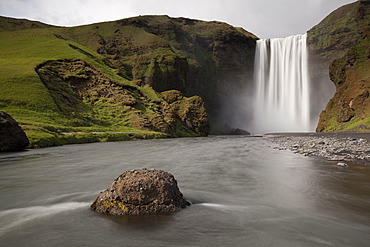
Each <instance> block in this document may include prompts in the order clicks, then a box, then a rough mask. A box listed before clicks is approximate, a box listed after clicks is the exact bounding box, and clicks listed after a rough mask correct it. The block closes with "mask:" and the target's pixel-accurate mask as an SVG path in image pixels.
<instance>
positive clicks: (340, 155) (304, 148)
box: [265, 133, 370, 166]
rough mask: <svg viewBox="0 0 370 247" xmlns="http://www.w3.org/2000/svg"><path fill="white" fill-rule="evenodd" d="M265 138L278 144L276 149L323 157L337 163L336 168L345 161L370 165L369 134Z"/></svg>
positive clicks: (314, 134) (283, 135) (307, 134)
mask: <svg viewBox="0 0 370 247" xmlns="http://www.w3.org/2000/svg"><path fill="white" fill-rule="evenodd" d="M265 138H266V139H268V140H270V141H271V142H273V143H275V144H278V146H277V147H275V148H276V149H280V150H291V151H293V152H294V153H299V154H302V155H305V156H319V157H324V158H326V159H328V160H330V161H338V162H339V163H338V166H344V165H343V164H345V163H343V162H345V161H352V162H356V163H360V164H367V165H370V133H330V134H329V133H286V134H285V133H283V134H267V135H265Z"/></svg>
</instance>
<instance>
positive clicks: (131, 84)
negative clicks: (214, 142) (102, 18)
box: [0, 18, 207, 146]
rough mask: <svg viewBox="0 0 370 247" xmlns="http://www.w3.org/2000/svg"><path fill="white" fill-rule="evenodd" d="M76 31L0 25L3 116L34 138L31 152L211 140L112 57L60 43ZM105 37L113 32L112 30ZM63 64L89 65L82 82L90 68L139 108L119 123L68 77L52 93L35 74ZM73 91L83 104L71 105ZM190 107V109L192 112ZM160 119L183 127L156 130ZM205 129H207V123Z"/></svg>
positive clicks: (34, 25) (4, 21) (110, 109)
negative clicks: (131, 141)
mask: <svg viewBox="0 0 370 247" xmlns="http://www.w3.org/2000/svg"><path fill="white" fill-rule="evenodd" d="M82 28H84V27H82ZM74 30H75V29H73V28H72V29H68V28H59V27H51V26H47V25H44V24H39V23H34V22H29V21H26V20H22V21H19V20H14V19H11V18H1V19H0V36H1V39H0V110H3V111H5V112H7V113H9V114H10V115H12V116H13V117H14V118H15V119H16V120H17V121H18V122H19V124H20V125H21V127H22V128H23V129H24V130H25V132H26V134H27V136H28V137H29V139H30V141H31V146H50V145H59V144H64V143H79V142H90V141H99V140H100V141H106V140H108V141H109V140H123V139H128V138H147V137H164V136H184V135H188V136H194V135H203V134H206V132H207V131H205V132H202V133H201V132H199V133H197V132H196V131H194V130H193V129H192V128H190V127H189V126H186V124H185V122H184V121H181V117H180V116H178V115H176V111H175V110H174V109H172V108H171V107H170V104H168V103H167V102H166V101H165V100H164V98H163V97H162V96H161V95H160V94H158V93H157V92H156V91H154V90H153V89H152V88H151V87H150V86H148V85H137V84H135V81H134V80H132V79H133V78H127V76H120V72H119V69H117V68H116V67H115V66H114V65H112V64H111V62H110V61H109V60H108V59H107V57H104V56H102V55H100V54H98V53H97V52H95V51H94V50H91V49H90V48H88V47H87V46H84V45H81V44H78V43H76V42H74V41H71V40H68V39H63V38H62V37H61V35H63V34H65V33H73V32H74ZM105 31H106V32H109V30H108V29H107V30H105ZM61 59H62V60H65V61H70V62H71V61H83V62H84V63H85V64H84V65H83V66H82V67H81V68H80V70H81V71H79V72H77V74H78V73H80V75H79V76H80V79H81V78H82V79H83V77H84V75H83V74H84V72H85V69H86V68H88V69H90V70H92V71H94V73H95V74H98V75H102V76H100V77H103V78H104V80H105V81H106V82H107V84H109V85H115V87H116V88H118V89H121V88H124V87H127V88H126V89H125V90H126V91H122V92H121V91H120V92H119V93H118V94H124V93H132V94H133V96H132V97H133V98H134V100H135V103H134V104H132V105H131V106H128V107H131V108H132V109H131V108H130V109H129V110H127V111H122V112H121V115H123V116H124V117H123V118H124V120H122V121H117V117H116V116H117V115H118V114H117V111H115V112H114V110H113V108H115V107H116V104H114V103H112V104H110V105H108V106H104V102H89V101H87V100H86V98H84V95H83V94H82V93H81V92H79V91H76V90H75V89H76V88H74V87H73V86H71V85H72V84H71V82H72V81H73V78H76V76H75V77H73V76H74V75H69V76H68V75H67V74H68V73H69V72H68V71H62V72H58V73H55V76H49V79H50V80H51V81H53V79H55V78H58V79H60V80H59V81H58V83H65V85H64V86H63V87H59V89H58V90H59V91H54V92H53V91H52V90H50V88H48V87H46V85H47V82H45V81H42V80H41V79H40V77H39V74H38V73H36V70H35V69H36V68H37V67H40V64H43V63H45V62H46V61H53V60H61ZM63 73H64V74H63ZM66 73H67V74H66ZM71 73H76V71H74V72H71ZM95 74H93V75H85V78H84V80H85V81H88V80H91V79H92V78H95V77H91V76H95ZM63 76H64V77H63ZM77 77H78V76H77ZM71 78H72V80H71ZM77 79H78V78H77ZM58 83H57V84H54V85H58ZM118 89H117V90H118ZM68 90H72V91H71V92H73V93H74V94H73V97H76V98H78V99H79V100H80V102H79V104H73V103H72V104H71V105H68V102H69V100H70V99H69V98H68V97H69V96H71V95H72V93H70V94H68V92H69V91H68ZM76 92H77V93H76ZM63 94H64V96H66V97H67V98H68V99H67V100H66V101H59V102H58V100H56V99H57V97H59V96H60V95H63ZM68 95H69V96H68ZM103 98H104V97H99V99H100V100H101V101H104V100H102V99H103ZM107 101H108V100H107ZM66 102H67V103H66ZM105 103H106V102H105ZM197 104H198V106H199V107H198V108H199V109H197V110H198V111H201V110H202V107H203V106H202V102H197ZM163 107H169V108H171V113H173V116H172V119H170V118H167V117H165V116H164V115H165V113H164V111H162V109H159V108H163ZM190 107H191V105H189V107H188V108H190ZM187 110H189V109H187ZM203 111H204V107H203ZM191 112H194V110H193V111H191ZM133 113H135V114H133ZM156 114H157V115H160V116H161V119H162V122H164V123H167V122H168V121H177V122H178V123H177V125H178V127H177V128H175V129H171V130H168V131H163V129H160V128H156V127H153V124H152V122H153V121H151V120H150V118H151V117H153V115H156ZM202 117H205V116H202ZM173 119H175V120H173ZM144 120H147V122H148V123H147V124H146V125H145V124H144V125H140V124H136V125H135V122H140V121H144ZM166 121H167V122H166ZM203 121H204V119H203ZM204 123H205V125H206V122H205V121H204ZM173 133H175V134H173Z"/></svg>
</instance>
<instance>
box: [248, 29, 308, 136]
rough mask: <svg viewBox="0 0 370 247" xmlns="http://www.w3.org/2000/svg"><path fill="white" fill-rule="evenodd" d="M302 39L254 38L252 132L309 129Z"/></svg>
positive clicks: (305, 66) (304, 52) (305, 54)
mask: <svg viewBox="0 0 370 247" xmlns="http://www.w3.org/2000/svg"><path fill="white" fill-rule="evenodd" d="M306 38H307V35H306V34H303V35H293V36H289V37H287V38H278V39H261V40H258V41H257V46H256V57H255V64H254V85H255V89H254V90H255V91H254V127H253V130H252V131H253V132H255V133H267V132H282V131H309V130H311V126H310V125H311V124H310V102H309V101H310V99H309V92H310V88H309V77H308V68H307V60H308V58H307V45H306Z"/></svg>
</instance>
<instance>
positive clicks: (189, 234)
mask: <svg viewBox="0 0 370 247" xmlns="http://www.w3.org/2000/svg"><path fill="white" fill-rule="evenodd" d="M271 145H273V144H270V143H269V142H268V141H267V140H266V139H264V138H253V137H231V136H229V137H224V136H215V137H208V138H184V139H163V140H145V141H130V142H116V143H94V144H84V145H67V146H62V147H52V148H45V149H39V150H29V151H25V152H17V153H4V154H0V222H1V223H0V246H37V247H42V246H48V247H50V246H284V247H287V246H369V245H370V167H367V166H360V165H356V164H351V165H350V167H349V168H348V169H340V168H337V167H336V163H335V162H328V161H325V160H322V159H319V158H308V157H304V156H301V155H298V154H293V153H291V152H289V151H279V150H276V149H273V146H271ZM144 167H146V168H155V169H163V170H165V171H168V172H170V173H172V174H174V176H175V177H176V179H177V180H178V184H179V187H180V190H181V191H182V192H183V194H184V195H185V197H186V198H187V199H188V200H190V201H191V202H192V203H193V205H192V206H190V207H188V208H186V209H184V210H182V211H179V212H176V213H173V214H169V215H151V216H130V217H128V216H122V217H114V216H108V215H101V214H97V213H95V212H91V211H90V210H89V205H90V204H91V203H92V202H93V200H94V199H95V198H96V196H97V195H98V193H99V191H101V190H104V189H105V188H106V187H107V186H108V185H109V184H110V183H111V182H112V181H113V179H115V178H116V177H117V176H118V175H120V174H121V173H122V172H124V171H126V170H131V169H138V168H144Z"/></svg>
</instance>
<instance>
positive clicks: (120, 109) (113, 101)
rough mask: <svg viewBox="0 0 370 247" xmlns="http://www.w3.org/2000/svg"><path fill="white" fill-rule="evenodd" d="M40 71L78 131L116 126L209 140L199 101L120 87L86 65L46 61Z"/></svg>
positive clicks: (83, 62)
mask: <svg viewBox="0 0 370 247" xmlns="http://www.w3.org/2000/svg"><path fill="white" fill-rule="evenodd" d="M36 71H37V73H38V75H39V76H40V78H41V80H42V82H43V83H44V85H45V86H46V87H47V88H48V90H49V91H50V93H51V95H52V97H53V99H54V102H55V103H56V105H57V107H58V108H59V110H60V111H61V112H62V113H63V114H64V115H66V116H67V117H69V118H70V119H73V124H74V125H76V126H89V125H92V124H94V123H95V124H98V125H102V126H107V125H110V124H112V123H113V125H117V126H126V127H132V128H136V129H139V130H149V131H156V132H162V133H166V134H167V135H168V136H171V137H179V136H193V135H195V136H205V135H208V119H207V115H206V112H205V108H204V103H203V101H202V100H201V99H200V98H199V97H197V96H193V97H191V98H186V97H183V96H182V94H181V93H180V92H178V91H175V92H173V91H170V92H163V93H162V94H164V95H165V96H164V97H163V96H161V95H160V94H158V93H156V92H155V91H154V90H152V89H151V88H149V87H146V88H142V87H138V86H135V85H129V84H120V83H118V82H115V81H113V80H111V79H110V78H109V77H107V76H106V75H104V74H103V73H102V72H101V71H99V70H97V69H95V68H94V67H93V66H92V65H91V64H88V63H87V62H85V61H82V60H53V61H48V62H45V63H43V64H40V65H39V66H38V67H37V68H36ZM150 93H151V95H150ZM171 94H175V95H176V97H175V98H171V97H169V96H168V95H171Z"/></svg>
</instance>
